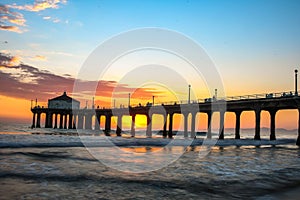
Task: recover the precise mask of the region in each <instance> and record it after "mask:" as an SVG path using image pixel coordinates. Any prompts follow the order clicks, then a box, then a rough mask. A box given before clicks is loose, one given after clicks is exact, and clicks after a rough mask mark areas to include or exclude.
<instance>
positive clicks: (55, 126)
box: [53, 113, 58, 128]
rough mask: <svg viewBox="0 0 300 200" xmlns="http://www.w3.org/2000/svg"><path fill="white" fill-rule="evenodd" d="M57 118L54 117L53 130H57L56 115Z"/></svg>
mask: <svg viewBox="0 0 300 200" xmlns="http://www.w3.org/2000/svg"><path fill="white" fill-rule="evenodd" d="M54 115H55V117H54V127H53V128H57V115H58V114H57V113H55V114H54Z"/></svg>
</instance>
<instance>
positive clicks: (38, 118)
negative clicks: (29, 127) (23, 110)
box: [35, 113, 41, 128]
mask: <svg viewBox="0 0 300 200" xmlns="http://www.w3.org/2000/svg"><path fill="white" fill-rule="evenodd" d="M35 127H36V128H41V113H37V119H36V126H35Z"/></svg>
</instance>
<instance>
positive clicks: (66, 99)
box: [49, 92, 79, 102]
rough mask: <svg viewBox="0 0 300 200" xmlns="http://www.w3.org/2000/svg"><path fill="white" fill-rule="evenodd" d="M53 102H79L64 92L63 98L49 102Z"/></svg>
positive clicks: (56, 98) (59, 97)
mask: <svg viewBox="0 0 300 200" xmlns="http://www.w3.org/2000/svg"><path fill="white" fill-rule="evenodd" d="M53 100H55V101H57V100H60V101H68V102H71V101H75V102H79V101H77V100H76V99H73V98H72V97H69V96H68V95H67V93H66V92H64V93H63V95H61V96H58V97H55V98H53V99H49V101H53Z"/></svg>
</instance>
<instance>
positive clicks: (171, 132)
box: [168, 113, 174, 138]
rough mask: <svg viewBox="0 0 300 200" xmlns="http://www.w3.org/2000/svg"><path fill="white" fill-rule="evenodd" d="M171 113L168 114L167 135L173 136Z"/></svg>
mask: <svg viewBox="0 0 300 200" xmlns="http://www.w3.org/2000/svg"><path fill="white" fill-rule="evenodd" d="M173 115H174V114H173V113H170V114H169V132H168V137H169V138H173Z"/></svg>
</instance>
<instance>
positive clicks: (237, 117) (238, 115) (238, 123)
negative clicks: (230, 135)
mask: <svg viewBox="0 0 300 200" xmlns="http://www.w3.org/2000/svg"><path fill="white" fill-rule="evenodd" d="M241 113H242V111H235V139H240V138H241V136H240V129H241Z"/></svg>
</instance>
